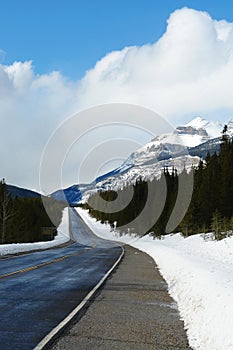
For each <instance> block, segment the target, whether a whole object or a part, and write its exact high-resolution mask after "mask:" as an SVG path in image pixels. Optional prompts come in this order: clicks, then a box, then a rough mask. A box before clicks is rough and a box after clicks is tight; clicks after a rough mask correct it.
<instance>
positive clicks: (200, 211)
mask: <svg viewBox="0 0 233 350" xmlns="http://www.w3.org/2000/svg"><path fill="white" fill-rule="evenodd" d="M184 172H185V170H184ZM184 172H183V174H180V175H177V172H176V170H175V169H173V170H172V171H171V172H169V171H168V169H164V177H165V179H166V185H167V196H166V202H165V205H164V209H163V211H162V214H161V215H160V217H159V219H158V220H157V221H156V223H154V224H153V225H152V227H151V228H150V229H149V230H148V232H153V234H154V235H155V236H160V235H163V234H165V233H166V225H167V222H168V220H169V218H170V215H171V213H172V210H173V208H174V204H175V202H176V199H177V193H178V183H179V176H183V175H184ZM186 176H192V175H186ZM193 176H194V188H193V195H192V200H191V204H190V206H189V208H188V210H187V212H186V215H185V217H184V218H183V220H182V221H181V222H180V224H179V226H178V227H177V228H176V231H182V232H183V234H184V235H185V236H188V235H192V234H196V233H201V232H210V231H213V232H214V233H215V238H216V239H220V238H222V237H224V235H223V234H222V232H225V233H227V234H230V233H232V231H233V141H232V139H230V138H229V136H228V135H227V128H226V127H224V130H223V136H222V141H221V146H220V152H219V154H216V153H214V154H213V155H212V156H210V154H209V153H208V154H207V157H206V160H205V161H203V160H201V161H200V163H199V165H198V167H196V168H193ZM161 181H162V180H161V179H160V180H156V179H154V180H153V181H152V182H151V183H150V188H151V185H152V186H154V187H155V193H156V187H157V188H159V186H161ZM129 187H131V189H132V188H133V191H134V196H133V198H132V200H131V202H130V203H129V205H128V206H127V207H126V208H125V209H124V210H121V211H118V212H114V213H108V206H109V203H111V201H113V199H115V198H116V196H117V195H122V193H121V192H122V191H124V195H125V196H127V191H129ZM129 187H125V188H124V189H122V190H119V191H117V192H114V191H104V192H101V193H100V195H101V197H102V198H103V199H104V200H105V208H104V210H98V208H99V207H100V205H99V202H100V201H99V194H94V195H92V196H91V198H90V199H89V201H88V203H89V204H88V203H87V204H85V205H84V207H85V208H86V209H89V212H90V214H91V215H92V216H93V217H95V218H96V219H97V220H100V221H101V222H105V221H108V222H109V223H110V224H111V225H112V226H114V225H115V223H116V227H118V228H119V227H121V226H123V225H127V227H128V228H129V230H131V231H134V232H137V233H139V234H140V230H141V227H140V222H139V223H138V224H137V225H138V226H137V227H135V225H133V226H132V225H131V222H132V221H133V219H134V218H136V217H138V215H139V214H140V213H141V212H142V210H143V207H144V205H145V203H146V200H147V189H148V183H147V182H146V181H142V180H139V181H138V182H137V183H136V184H135V185H131V186H129ZM156 201H157V199H156V196H155V200H154V201H153V203H151V205H150V209H149V210H148V215H149V216H152V217H153V216H154V214H155V212H156V207H157V206H158V205H160V203H158V202H156ZM93 204H94V207H95V208H96V209H93ZM150 218H151V217H150ZM152 221H153V220H152ZM141 225H143V223H141Z"/></svg>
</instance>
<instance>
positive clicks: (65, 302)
mask: <svg viewBox="0 0 233 350" xmlns="http://www.w3.org/2000/svg"><path fill="white" fill-rule="evenodd" d="M70 223H71V224H70V227H71V232H72V236H73V237H72V238H73V239H74V240H75V241H76V243H74V244H72V245H70V246H68V247H64V248H57V249H50V250H46V251H40V252H34V253H31V254H25V255H21V256H18V257H11V258H7V259H1V260H0V314H1V317H0V349H1V350H12V349H14V350H18V349H20V350H27V349H34V348H35V347H36V346H37V344H38V343H39V342H40V341H41V340H42V339H43V338H44V337H45V336H46V335H47V334H48V333H49V332H50V331H51V330H52V329H54V327H56V326H57V325H58V324H59V323H60V322H61V321H62V320H64V318H65V317H67V315H69V314H70V312H71V311H72V310H74V309H75V308H76V307H77V305H79V304H80V303H81V301H82V300H83V299H84V298H85V297H86V296H87V294H88V293H89V291H90V290H92V289H93V288H94V287H95V286H96V285H97V284H98V282H99V281H100V280H101V279H102V278H103V276H105V274H106V273H107V272H108V271H109V270H110V268H111V267H112V266H113V265H114V263H115V262H116V261H117V260H118V259H119V257H120V256H121V254H122V248H121V247H120V246H119V245H117V244H115V243H113V242H109V241H105V240H101V239H100V238H97V237H96V236H95V235H94V234H93V233H92V232H91V231H90V229H89V228H88V227H87V226H86V225H85V223H84V222H83V221H82V220H81V218H80V217H79V216H78V214H77V213H76V211H74V210H70Z"/></svg>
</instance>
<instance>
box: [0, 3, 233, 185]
mask: <svg viewBox="0 0 233 350" xmlns="http://www.w3.org/2000/svg"><path fill="white" fill-rule="evenodd" d="M84 50H85V48H84ZM107 102H127V103H135V104H139V105H142V106H145V107H148V108H151V109H153V110H155V111H157V112H160V113H161V114H163V115H164V116H166V117H167V118H168V119H169V120H170V121H171V122H172V123H173V124H174V125H176V124H177V123H179V122H181V121H182V119H183V120H185V116H186V118H187V116H191V115H192V116H195V115H196V114H199V113H201V114H203V116H207V117H209V118H211V116H213V115H214V116H216V111H217V112H219V113H220V117H222V115H223V113H224V112H225V111H226V110H227V111H228V114H229V113H231V112H232V114H233V24H232V23H228V22H226V21H225V20H222V21H216V20H213V19H212V18H211V17H210V16H209V14H207V13H205V12H200V11H195V10H191V9H188V8H183V9H181V10H177V11H175V12H174V13H172V14H171V16H170V18H169V19H168V23H167V29H166V32H165V33H164V35H163V36H162V37H161V38H160V40H158V41H157V42H155V43H154V44H146V45H144V46H141V47H137V46H133V47H126V48H124V49H123V50H121V51H114V52H111V53H109V54H107V55H106V56H105V57H103V58H102V59H101V60H100V61H98V62H97V63H96V65H95V67H94V68H93V69H91V70H89V71H88V72H87V73H86V74H85V76H84V77H83V79H81V80H80V81H78V82H72V81H69V80H68V79H66V78H65V77H63V76H62V75H61V74H60V73H59V72H51V73H50V74H45V75H36V74H35V73H34V69H33V66H32V62H31V61H27V62H15V63H13V64H12V65H9V66H6V65H3V64H2V65H0V120H1V129H0V130H1V135H0V139H1V149H0V154H1V173H0V177H3V176H4V177H6V179H7V180H8V181H9V182H13V183H18V184H20V185H24V186H31V187H37V188H38V169H39V161H40V156H41V152H42V150H43V147H44V145H45V143H46V140H47V138H48V137H49V135H50V134H51V132H52V131H53V129H54V128H55V127H56V126H57V125H58V124H59V123H60V122H61V121H62V120H63V119H65V118H66V117H67V116H69V115H70V114H71V113H74V112H76V111H78V110H80V109H83V108H86V107H90V106H93V105H96V104H102V103H107ZM228 117H230V115H226V119H227V118H228Z"/></svg>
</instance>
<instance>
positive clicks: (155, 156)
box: [56, 117, 233, 205]
mask: <svg viewBox="0 0 233 350" xmlns="http://www.w3.org/2000/svg"><path fill="white" fill-rule="evenodd" d="M227 124H228V126H229V128H228V129H229V134H230V135H231V136H233V119H232V120H230V121H229V122H228V123H227ZM222 130H223V124H221V123H219V122H211V121H208V120H206V119H204V118H201V117H196V118H194V119H193V120H192V121H191V122H189V123H188V124H186V125H183V126H178V127H177V128H176V129H175V130H174V131H173V132H172V133H169V134H162V135H158V136H156V137H155V138H154V139H153V140H151V141H150V142H148V143H147V144H146V145H144V146H143V147H141V148H140V149H138V150H137V151H135V152H133V153H132V154H131V155H130V156H129V157H128V159H127V160H126V161H125V162H124V163H123V164H122V165H121V166H120V167H119V168H117V169H115V170H113V171H110V172H109V173H107V174H104V175H102V176H100V177H98V178H97V179H96V180H95V181H94V182H93V183H91V184H90V185H88V186H86V187H85V188H84V189H81V188H80V186H78V185H76V186H75V187H74V186H71V187H70V188H68V189H66V190H65V196H66V198H67V200H68V201H69V202H70V203H71V204H73V205H74V204H75V203H78V202H79V201H80V200H81V201H82V202H83V201H86V200H87V198H88V197H89V195H90V194H91V193H93V192H96V191H97V190H110V189H112V190H117V189H119V188H123V187H125V186H127V185H129V184H134V183H135V182H136V181H137V180H138V179H139V178H141V179H144V180H152V179H153V178H155V177H156V178H159V177H160V176H161V173H162V172H163V169H164V167H166V168H169V169H172V168H173V167H174V168H176V170H177V172H178V173H180V172H182V170H183V169H184V168H186V169H187V171H189V170H190V169H191V167H192V166H196V165H198V163H199V161H200V158H201V157H204V158H205V156H206V154H207V152H208V151H209V152H210V153H211V154H213V153H214V152H218V151H219V147H220V146H219V145H220V141H221V140H220V136H221V132H222ZM76 192H77V193H76ZM60 194H61V193H60V192H59V191H58V193H57V194H56V196H58V195H59V196H60Z"/></svg>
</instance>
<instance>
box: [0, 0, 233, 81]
mask: <svg viewBox="0 0 233 350" xmlns="http://www.w3.org/2000/svg"><path fill="white" fill-rule="evenodd" d="M184 6H188V7H191V8H194V9H198V10H205V11H207V12H209V13H210V15H211V16H212V17H213V18H215V19H222V18H225V19H226V20H228V21H232V20H233V2H232V1H221V2H220V1H213V0H208V1H205V0H195V1H174V0H146V1H141V0H139V1H138V0H118V1H111V0H99V1H94V0H92V1H85V0H83V1H75V0H66V1H63V0H62V1H61V0H60V1H59V0H58V1H57V0H56V1H55V0H49V1H46V0H40V1H31V0H20V1H18V0H14V1H12V0H8V1H2V2H1V17H0V49H1V50H3V51H4V52H5V54H3V53H2V54H1V56H0V60H1V63H3V64H11V63H13V62H14V61H15V60H17V61H25V60H32V61H33V65H34V69H35V72H37V73H40V74H41V73H48V72H50V71H52V70H59V71H61V72H62V74H63V75H65V76H68V77H69V78H70V79H74V80H76V79H78V78H81V77H82V76H83V75H84V73H85V71H86V70H87V69H89V68H91V67H93V66H94V64H95V63H96V61H97V60H99V59H101V58H102V57H103V56H104V55H105V54H107V53H108V52H111V51H112V50H118V49H122V48H124V47H125V46H131V45H143V44H145V43H154V42H155V41H156V40H157V39H158V38H159V37H160V36H161V35H162V34H163V33H164V31H165V29H166V20H167V19H168V17H169V15H170V13H172V12H173V11H174V10H175V9H178V8H182V7H184Z"/></svg>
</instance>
